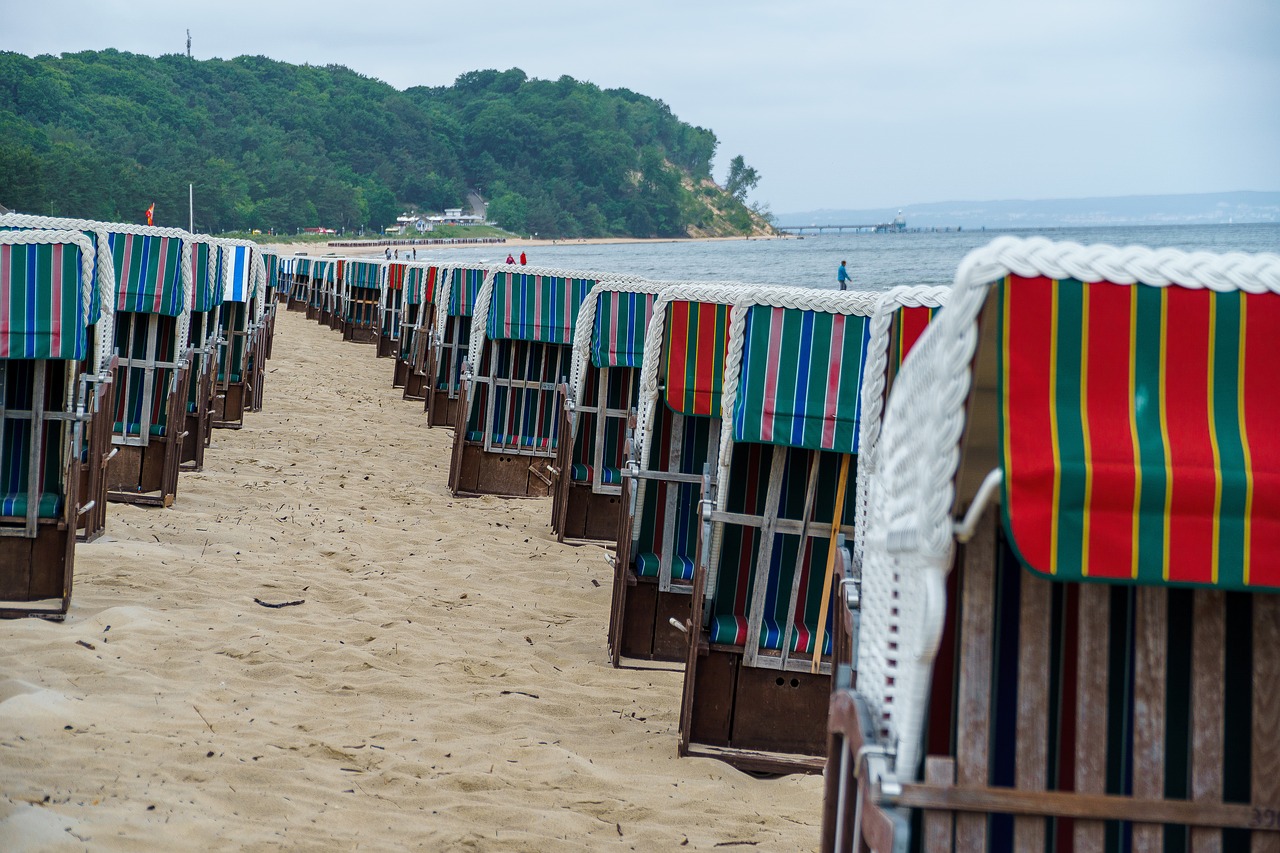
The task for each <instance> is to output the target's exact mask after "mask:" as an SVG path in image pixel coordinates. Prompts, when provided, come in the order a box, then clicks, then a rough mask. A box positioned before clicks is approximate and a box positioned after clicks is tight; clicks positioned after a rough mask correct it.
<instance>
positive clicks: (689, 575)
mask: <svg viewBox="0 0 1280 853" xmlns="http://www.w3.org/2000/svg"><path fill="white" fill-rule="evenodd" d="M695 566H696V563H695V562H694V561H693V559H692V558H690V557H687V556H685V555H684V554H674V555H672V557H671V579H672V580H673V581H691V580H693V570H694V567H695ZM661 570H662V558H661V557H659V556H658V555H657V554H654V553H652V552H648V551H646V552H645V553H643V554H638V555H637V556H636V574H637V575H638V576H640V577H642V578H656V577H657V576H658V575H659V574H660V573H661Z"/></svg>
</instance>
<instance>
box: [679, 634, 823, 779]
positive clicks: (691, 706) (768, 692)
mask: <svg viewBox="0 0 1280 853" xmlns="http://www.w3.org/2000/svg"><path fill="white" fill-rule="evenodd" d="M685 613H686V616H687V615H688V611H685ZM830 697H831V677H830V675H828V674H824V673H818V674H813V673H810V672H799V671H792V670H776V669H768V668H764V667H758V666H743V665H742V650H741V649H738V648H731V647H722V646H711V647H708V646H706V645H705V644H704V643H699V647H698V648H696V649H693V650H691V651H690V653H689V656H688V658H687V663H686V669H685V691H684V701H683V703H682V712H681V726H680V729H681V738H680V754H681V755H701V756H710V757H714V758H719V759H721V760H723V761H726V762H728V763H729V764H732V765H733V766H734V767H737V768H739V769H742V770H751V771H755V772H766V773H798V772H804V773H818V772H821V770H822V767H823V764H824V762H825V759H824V758H823V756H825V754H826V748H827V704H828V702H829V700H830Z"/></svg>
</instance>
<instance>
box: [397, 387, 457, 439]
mask: <svg viewBox="0 0 1280 853" xmlns="http://www.w3.org/2000/svg"><path fill="white" fill-rule="evenodd" d="M409 381H410V382H412V381H413V377H410V380H409ZM408 393H409V386H408V385H405V394H406V395H408ZM424 393H425V391H424ZM425 399H426V410H427V426H429V427H451V426H453V425H454V421H456V420H457V419H458V411H459V407H460V401H461V399H462V397H461V395H459V396H457V397H454V398H452V399H450V397H449V394H448V392H446V391H432V392H431V395H430V397H429V398H425Z"/></svg>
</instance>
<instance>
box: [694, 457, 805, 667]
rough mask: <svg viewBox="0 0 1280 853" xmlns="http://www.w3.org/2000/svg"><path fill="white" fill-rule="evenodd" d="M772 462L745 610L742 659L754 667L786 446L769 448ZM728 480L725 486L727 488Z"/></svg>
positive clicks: (710, 590) (710, 593)
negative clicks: (745, 643)
mask: <svg viewBox="0 0 1280 853" xmlns="http://www.w3.org/2000/svg"><path fill="white" fill-rule="evenodd" d="M770 455H771V456H772V464H771V465H770V466H769V491H768V493H767V494H766V495H765V505H764V524H763V525H761V527H760V550H759V553H758V554H757V555H756V564H755V567H754V568H755V578H754V579H753V580H752V585H751V605H750V607H749V609H748V610H747V646H746V648H745V649H744V650H743V656H742V662H743V663H744V664H745V665H747V666H755V662H756V658H757V657H758V656H759V655H760V629H761V628H762V627H763V623H764V602H765V595H766V594H767V593H768V591H769V567H770V564H771V563H772V562H773V538H774V537H773V528H774V524H775V522H776V521H777V518H778V505H779V504H780V503H781V502H782V475H783V471H785V470H786V464H787V449H786V448H785V447H781V446H779V445H773V446H772V447H771V454H770ZM728 485H729V484H728V483H726V484H725V488H728ZM715 594H716V590H715V587H714V586H710V585H709V586H708V589H707V597H708V598H711V597H713V596H715Z"/></svg>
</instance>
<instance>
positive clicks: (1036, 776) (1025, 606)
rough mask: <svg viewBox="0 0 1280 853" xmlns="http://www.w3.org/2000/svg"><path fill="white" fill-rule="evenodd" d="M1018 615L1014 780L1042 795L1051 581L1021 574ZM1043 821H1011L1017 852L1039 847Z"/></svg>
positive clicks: (1046, 763)
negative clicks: (1012, 822)
mask: <svg viewBox="0 0 1280 853" xmlns="http://www.w3.org/2000/svg"><path fill="white" fill-rule="evenodd" d="M1020 580H1021V587H1022V590H1021V599H1022V600H1021V602H1020V603H1019V613H1018V622H1019V628H1018V718H1017V723H1016V726H1017V739H1018V747H1017V749H1018V752H1017V756H1016V770H1015V774H1016V775H1015V778H1016V780H1017V787H1018V789H1019V790H1023V791H1043V790H1044V789H1045V787H1046V786H1047V783H1048V779H1049V677H1048V673H1049V646H1050V636H1049V629H1050V607H1051V602H1052V590H1051V589H1050V587H1049V581H1047V580H1042V579H1040V578H1036V577H1032V576H1031V575H1030V574H1029V573H1023V575H1022V577H1021V579H1020ZM1045 831H1046V826H1045V821H1044V819H1043V818H1037V817H1019V818H1017V819H1015V820H1014V825H1013V837H1014V846H1015V847H1016V848H1017V849H1018V850H1036V849H1043V847H1044V840H1045Z"/></svg>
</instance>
